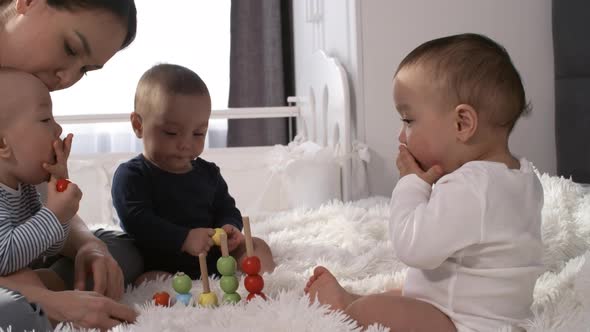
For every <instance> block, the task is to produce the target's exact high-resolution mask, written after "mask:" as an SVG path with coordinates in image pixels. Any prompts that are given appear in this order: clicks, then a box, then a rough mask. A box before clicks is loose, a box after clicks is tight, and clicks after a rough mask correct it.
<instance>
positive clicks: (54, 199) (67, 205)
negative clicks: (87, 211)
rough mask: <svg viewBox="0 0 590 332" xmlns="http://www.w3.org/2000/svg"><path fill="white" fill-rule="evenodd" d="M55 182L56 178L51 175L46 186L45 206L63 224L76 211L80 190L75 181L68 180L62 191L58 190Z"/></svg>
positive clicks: (80, 197) (78, 204)
mask: <svg viewBox="0 0 590 332" xmlns="http://www.w3.org/2000/svg"><path fill="white" fill-rule="evenodd" d="M56 184H57V179H56V178H55V177H53V176H52V177H51V180H50V181H49V185H48V188H47V204H46V206H47V208H48V209H49V210H51V212H53V214H55V216H56V217H57V219H58V220H59V222H60V223H62V224H65V223H66V222H68V221H69V220H70V219H72V217H73V216H74V215H76V213H78V208H79V207H80V199H82V191H80V188H78V186H77V185H76V184H75V183H71V182H70V183H68V185H67V187H66V188H65V190H64V191H62V192H58V191H57V188H56Z"/></svg>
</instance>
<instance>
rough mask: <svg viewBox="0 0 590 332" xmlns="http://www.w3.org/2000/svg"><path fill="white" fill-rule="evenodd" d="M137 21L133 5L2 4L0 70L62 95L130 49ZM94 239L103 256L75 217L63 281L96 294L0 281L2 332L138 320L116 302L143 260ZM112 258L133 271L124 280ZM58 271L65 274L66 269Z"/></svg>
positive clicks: (125, 247) (117, 0)
mask: <svg viewBox="0 0 590 332" xmlns="http://www.w3.org/2000/svg"><path fill="white" fill-rule="evenodd" d="M136 15H137V13H136V8H135V4H134V1H133V0H0V67H8V68H14V69H17V70H23V71H27V72H29V73H32V74H33V75H35V76H37V77H38V78H39V79H40V80H41V81H43V83H45V85H47V87H48V88H49V89H50V90H58V89H65V88H67V87H69V86H71V85H73V84H74V83H76V82H77V81H78V80H80V78H82V76H83V75H84V74H85V73H86V72H88V71H92V70H98V69H100V68H102V66H103V65H104V64H105V63H106V62H107V61H108V60H109V59H110V58H111V57H112V56H113V55H114V54H115V53H117V51H119V50H120V49H123V48H125V47H127V46H128V45H129V44H130V43H131V42H132V41H133V39H134V38H135V33H136V24H137V18H136ZM68 144H71V141H70V142H64V146H67V145H68ZM99 235H100V236H101V237H104V238H105V239H106V240H105V242H107V243H108V244H109V247H108V248H107V245H106V244H105V242H103V241H101V240H100V239H98V238H97V237H95V236H94V235H93V234H92V233H91V232H90V231H89V230H88V228H87V227H86V226H85V224H84V222H83V221H82V220H81V219H80V218H79V217H77V216H76V217H74V219H73V220H72V222H71V229H70V235H69V237H68V240H67V241H66V245H65V247H64V249H63V251H62V254H63V255H64V256H66V257H69V258H70V259H72V260H73V262H74V271H75V273H70V275H72V274H73V275H74V277H72V276H70V277H69V278H68V276H67V275H62V277H63V278H64V279H65V280H67V279H70V280H71V279H75V280H73V282H74V285H75V287H76V288H77V289H85V288H86V287H85V284H86V279H87V278H89V277H90V278H92V279H91V280H92V281H93V284H94V286H93V290H94V291H62V292H52V291H48V290H47V289H41V288H38V287H35V286H32V285H30V284H26V283H23V282H20V281H19V282H15V281H14V280H13V279H11V278H10V277H0V311H1V312H2V315H0V328H6V327H7V326H8V325H12V329H13V330H15V331H17V330H18V331H20V330H33V329H34V330H37V331H40V330H47V329H51V325H49V320H53V321H67V322H72V323H74V325H76V326H80V327H87V328H100V329H108V328H111V327H113V326H115V325H117V324H119V323H121V322H123V321H134V320H135V318H136V315H137V314H136V312H135V311H134V310H133V309H131V308H129V307H127V306H124V305H122V304H119V303H117V302H116V301H114V300H113V299H115V300H117V299H119V298H120V297H121V296H122V294H123V287H124V282H123V280H124V278H125V279H128V280H133V279H134V278H135V277H136V276H137V275H138V274H139V273H140V272H141V267H139V266H138V264H137V262H141V259H140V256H139V255H138V254H137V251H136V249H135V248H134V247H133V246H132V245H131V244H130V243H127V242H125V240H124V239H119V238H117V237H116V236H114V235H113V234H112V233H109V232H101V233H100V234H99ZM109 250H111V251H112V253H113V255H115V256H117V257H118V258H119V261H120V262H122V261H125V262H124V263H123V264H122V265H123V266H127V265H128V264H130V265H135V270H136V271H135V272H129V271H127V272H129V273H127V274H131V275H125V276H124V275H123V271H122V270H121V268H120V266H119V264H118V263H117V261H116V260H115V259H114V258H113V255H111V252H110V251H109ZM58 266H62V267H63V266H66V269H65V271H67V262H65V263H64V261H63V260H62V261H60V262H58ZM62 270H64V269H62ZM62 274H64V272H63V271H62ZM66 274H67V273H66ZM133 274H134V275H133ZM21 294H22V295H21ZM23 296H24V298H23ZM25 298H26V300H25ZM29 302H30V303H29ZM37 305H39V306H40V307H41V308H42V309H43V311H41V310H40V308H39V307H38V306H37Z"/></svg>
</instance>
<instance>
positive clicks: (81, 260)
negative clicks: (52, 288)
mask: <svg viewBox="0 0 590 332" xmlns="http://www.w3.org/2000/svg"><path fill="white" fill-rule="evenodd" d="M97 241H100V240H98V239H97ZM89 275H90V276H92V280H93V282H94V291H95V292H96V293H98V294H104V295H106V296H108V297H109V298H111V299H115V300H119V299H121V297H122V296H123V292H124V291H125V289H124V287H125V285H124V278H123V271H122V270H121V267H120V266H119V264H118V263H117V261H116V260H115V259H114V258H113V256H111V253H110V252H109V250H108V248H107V247H106V245H104V243H102V242H94V243H92V242H89V243H86V244H84V245H82V246H81V247H80V248H79V249H78V251H77V253H76V257H75V260H74V288H75V289H78V290H85V288H86V280H87V278H88V276H89Z"/></svg>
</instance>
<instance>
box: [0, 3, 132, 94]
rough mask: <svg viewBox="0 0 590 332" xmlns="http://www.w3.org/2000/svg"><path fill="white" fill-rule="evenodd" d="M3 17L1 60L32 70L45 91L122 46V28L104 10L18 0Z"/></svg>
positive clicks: (93, 66)
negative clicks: (11, 12) (12, 13)
mask: <svg viewBox="0 0 590 332" xmlns="http://www.w3.org/2000/svg"><path fill="white" fill-rule="evenodd" d="M15 6H16V10H17V15H16V16H14V17H12V18H10V19H9V20H8V21H7V22H5V31H4V32H3V33H4V36H3V37H2V39H1V41H0V43H1V46H0V65H1V66H2V67H10V68H14V69H18V70H23V71H26V72H29V73H31V74H33V75H35V76H37V77H38V78H39V79H40V80H41V81H43V83H45V85H47V87H48V88H49V90H50V91H53V90H59V89H65V88H67V87H70V86H71V85H73V84H74V83H76V82H77V81H79V80H80V78H82V75H84V73H86V72H88V71H92V70H97V69H100V68H102V66H103V65H104V64H105V63H106V62H107V61H108V60H109V59H110V58H111V57H112V56H113V55H114V54H115V53H116V52H117V51H118V50H119V49H120V48H121V45H122V44H123V40H124V39H125V35H126V34H127V30H126V27H125V25H123V23H122V22H121V20H120V19H119V18H117V17H116V16H115V15H113V14H111V13H110V12H107V11H103V10H84V9H78V10H75V11H69V10H63V9H55V8H53V7H50V6H48V5H47V3H46V0H17V1H16V5H15Z"/></svg>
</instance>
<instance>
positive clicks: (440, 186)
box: [389, 159, 543, 331]
mask: <svg viewBox="0 0 590 332" xmlns="http://www.w3.org/2000/svg"><path fill="white" fill-rule="evenodd" d="M520 165H521V167H520V169H509V168H508V167H506V166H505V165H504V164H502V163H496V162H488V161H473V162H468V163H466V164H465V165H463V166H462V167H461V168H459V169H458V170H456V171H455V172H453V173H451V174H448V175H445V176H444V177H442V178H441V179H440V180H439V181H438V182H437V183H436V184H435V185H434V186H433V187H432V186H430V185H428V184H427V183H426V182H424V181H423V180H421V179H420V178H419V177H418V176H416V175H414V174H412V175H407V176H404V177H403V178H402V179H400V181H399V182H398V184H397V185H396V187H395V189H394V190H393V194H392V198H391V220H390V225H389V226H390V233H391V238H392V241H393V246H394V249H395V251H396V254H397V256H398V258H399V259H400V260H401V261H402V262H403V263H405V264H406V265H408V266H409V267H410V268H409V270H408V274H407V278H406V281H405V283H404V286H403V295H404V296H409V297H412V298H417V299H420V300H423V301H426V302H429V303H431V304H433V305H435V306H436V307H437V308H439V309H440V310H441V311H443V312H444V313H445V314H447V315H448V316H449V317H450V318H451V320H453V322H454V323H455V325H456V326H457V329H458V330H459V331H496V330H497V329H499V328H501V327H503V326H505V325H507V324H515V323H521V322H522V321H523V320H525V319H527V318H530V317H531V311H530V306H531V304H532V301H533V288H534V285H535V281H536V279H537V278H538V276H539V275H540V274H541V273H542V271H543V265H542V248H543V247H542V237H541V209H542V207H543V188H542V186H541V183H540V181H539V179H538V177H537V176H536V174H535V172H534V170H533V167H532V165H531V164H530V163H529V162H528V161H526V160H525V159H521V160H520Z"/></svg>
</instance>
